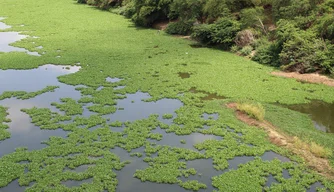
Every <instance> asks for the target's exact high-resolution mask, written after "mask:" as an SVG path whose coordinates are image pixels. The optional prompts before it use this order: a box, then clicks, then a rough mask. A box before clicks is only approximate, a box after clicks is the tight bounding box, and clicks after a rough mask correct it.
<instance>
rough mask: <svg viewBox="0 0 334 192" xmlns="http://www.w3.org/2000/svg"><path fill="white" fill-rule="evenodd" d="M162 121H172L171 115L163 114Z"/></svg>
mask: <svg viewBox="0 0 334 192" xmlns="http://www.w3.org/2000/svg"><path fill="white" fill-rule="evenodd" d="M162 118H163V119H173V114H164V115H163V116H162Z"/></svg>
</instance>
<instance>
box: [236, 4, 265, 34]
mask: <svg viewBox="0 0 334 192" xmlns="http://www.w3.org/2000/svg"><path fill="white" fill-rule="evenodd" d="M240 18H241V19H240V23H241V25H242V28H244V29H246V28H250V27H252V28H259V29H260V30H264V31H263V32H266V29H265V28H264V26H263V20H264V19H265V15H264V9H263V8H262V7H255V8H248V9H243V10H242V11H241V13H240Z"/></svg>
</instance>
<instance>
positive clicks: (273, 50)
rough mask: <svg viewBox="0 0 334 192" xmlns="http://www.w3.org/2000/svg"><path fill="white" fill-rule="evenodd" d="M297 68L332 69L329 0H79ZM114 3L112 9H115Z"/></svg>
mask: <svg viewBox="0 0 334 192" xmlns="http://www.w3.org/2000/svg"><path fill="white" fill-rule="evenodd" d="M78 2H81V3H88V4H90V5H94V6H96V7H98V8H101V9H104V10H111V11H112V12H115V13H119V14H122V15H125V16H126V17H129V18H131V19H132V21H133V22H134V23H136V24H137V25H140V26H152V25H153V24H154V23H156V22H160V21H165V20H170V21H172V22H171V23H170V24H169V25H168V26H167V29H166V32H167V33H170V34H180V35H190V34H191V36H192V37H193V38H194V39H196V40H198V41H200V42H201V43H203V44H207V45H215V46H219V47H222V48H225V49H231V51H233V52H236V53H237V54H239V55H242V56H247V57H249V58H252V59H253V60H255V61H258V62H260V63H263V64H267V65H273V66H281V68H282V69H284V70H287V71H297V72H300V73H309V72H321V73H326V74H333V73H334V69H333V67H334V64H333V63H334V56H333V55H334V45H333V43H334V24H333V23H334V16H333V15H334V1H333V0H321V1H316V0H303V1H300V0H242V1H230V0H208V1H203V0H186V1H184V0H167V1H166V0H158V1H138V0H120V1H109V0H88V1H87V0H78ZM114 8H116V9H114Z"/></svg>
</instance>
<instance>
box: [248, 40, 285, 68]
mask: <svg viewBox="0 0 334 192" xmlns="http://www.w3.org/2000/svg"><path fill="white" fill-rule="evenodd" d="M255 45H256V47H255V55H254V56H253V57H252V60H253V61H256V62H259V63H261V64H265V65H271V66H276V67H278V66H280V62H279V53H280V52H281V48H280V47H279V46H278V44H277V43H276V42H269V41H268V40H266V39H261V40H258V41H257V42H255Z"/></svg>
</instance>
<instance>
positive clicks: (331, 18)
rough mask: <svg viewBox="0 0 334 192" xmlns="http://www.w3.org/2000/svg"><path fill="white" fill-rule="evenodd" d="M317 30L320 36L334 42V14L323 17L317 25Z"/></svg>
mask: <svg viewBox="0 0 334 192" xmlns="http://www.w3.org/2000/svg"><path fill="white" fill-rule="evenodd" d="M315 30H316V31H317V33H318V35H319V36H320V37H323V38H325V39H328V40H331V41H332V43H334V15H333V13H332V14H326V15H324V16H323V17H321V18H320V19H319V20H318V21H317V23H316V25H315Z"/></svg>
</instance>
